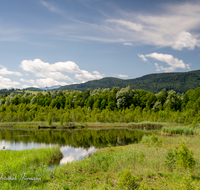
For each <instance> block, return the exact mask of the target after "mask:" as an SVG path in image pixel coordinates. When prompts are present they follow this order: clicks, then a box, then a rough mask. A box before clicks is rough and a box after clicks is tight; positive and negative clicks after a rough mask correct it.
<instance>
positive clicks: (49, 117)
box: [48, 113, 52, 125]
mask: <svg viewBox="0 0 200 190" xmlns="http://www.w3.org/2000/svg"><path fill="white" fill-rule="evenodd" d="M51 124H52V114H51V113H49V114H48V125H51Z"/></svg>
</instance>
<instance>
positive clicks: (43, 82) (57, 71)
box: [20, 59, 104, 86]
mask: <svg viewBox="0 0 200 190" xmlns="http://www.w3.org/2000/svg"><path fill="white" fill-rule="evenodd" d="M20 67H21V68H22V69H23V70H24V71H26V72H31V73H33V74H34V75H35V76H36V77H40V79H37V80H36V83H37V84H38V85H40V86H52V85H67V84H68V83H66V82H65V81H66V80H67V81H71V83H72V82H73V79H72V78H71V77H69V76H68V75H65V74H63V73H68V74H72V75H74V77H75V78H76V79H78V80H80V81H84V82H86V81H88V80H94V79H100V78H103V76H104V75H102V74H100V73H99V72H98V71H93V72H92V73H90V72H89V71H86V70H81V69H80V68H79V66H78V65H77V64H76V63H74V62H72V61H67V62H56V63H54V64H49V63H45V62H43V61H41V60H40V59H35V60H23V61H22V62H21V65H20ZM58 80H65V81H63V82H60V81H58Z"/></svg>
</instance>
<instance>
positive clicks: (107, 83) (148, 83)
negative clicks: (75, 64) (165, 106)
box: [57, 70, 200, 93]
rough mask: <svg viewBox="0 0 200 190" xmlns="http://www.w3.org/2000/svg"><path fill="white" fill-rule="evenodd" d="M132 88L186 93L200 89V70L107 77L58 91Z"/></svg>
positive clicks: (61, 88) (68, 86)
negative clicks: (133, 76) (134, 76)
mask: <svg viewBox="0 0 200 190" xmlns="http://www.w3.org/2000/svg"><path fill="white" fill-rule="evenodd" d="M128 85H129V86H130V87H131V88H132V89H143V90H147V91H150V92H153V93H155V92H159V91H161V90H162V89H163V88H165V89H166V90H171V89H173V90H175V91H176V92H180V93H182V92H184V93H185V92H186V91H187V90H189V89H195V88H197V87H200V70H196V71H189V72H179V73H178V72H176V73H158V74H149V75H145V76H142V77H139V78H135V79H128V80H123V79H119V78H114V77H106V78H103V79H100V80H93V81H89V82H86V83H83V84H72V85H66V86H62V87H60V88H59V89H57V90H80V91H84V90H86V89H88V88H90V89H96V88H111V89H112V88H113V87H115V86H117V87H120V88H124V87H126V86H128Z"/></svg>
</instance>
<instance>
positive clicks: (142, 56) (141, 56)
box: [138, 54, 148, 62]
mask: <svg viewBox="0 0 200 190" xmlns="http://www.w3.org/2000/svg"><path fill="white" fill-rule="evenodd" d="M138 57H140V58H141V59H142V60H143V61H144V62H148V60H147V58H146V57H145V56H144V55H142V54H138Z"/></svg>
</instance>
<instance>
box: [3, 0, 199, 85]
mask: <svg viewBox="0 0 200 190" xmlns="http://www.w3.org/2000/svg"><path fill="white" fill-rule="evenodd" d="M199 50H200V2H199V1H184V0H181V1H178V0H163V1H160V0H151V1H149V0H140V1H132V0H123V1H121V0H115V1H114V0H59V1H56V0H17V1H16V0H7V1H0V89H2V88H11V87H14V88H26V87H30V86H34V87H46V86H54V85H67V84H75V83H83V82H86V81H89V80H95V79H100V78H103V77H113V76H114V77H118V78H122V79H132V78H137V77H141V76H143V75H146V74H151V73H162V72H187V71H191V70H198V69H199V59H200V51H199Z"/></svg>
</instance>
